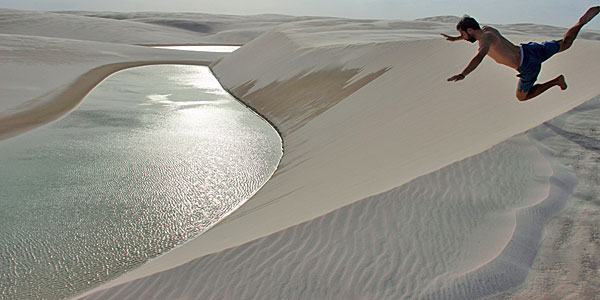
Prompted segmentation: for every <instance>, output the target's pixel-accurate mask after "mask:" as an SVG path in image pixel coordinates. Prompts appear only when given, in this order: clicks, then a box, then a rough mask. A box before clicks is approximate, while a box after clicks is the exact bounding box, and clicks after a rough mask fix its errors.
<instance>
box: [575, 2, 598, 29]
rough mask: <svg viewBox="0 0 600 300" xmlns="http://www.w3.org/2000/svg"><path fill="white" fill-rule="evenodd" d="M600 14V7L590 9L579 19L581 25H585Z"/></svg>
mask: <svg viewBox="0 0 600 300" xmlns="http://www.w3.org/2000/svg"><path fill="white" fill-rule="evenodd" d="M599 12H600V6H594V7H590V9H588V10H587V11H586V12H585V14H583V16H582V17H581V18H580V19H579V25H585V24H587V23H588V22H589V21H591V20H592V19H593V18H594V17H595V16H596V15H597V14H598V13H599Z"/></svg>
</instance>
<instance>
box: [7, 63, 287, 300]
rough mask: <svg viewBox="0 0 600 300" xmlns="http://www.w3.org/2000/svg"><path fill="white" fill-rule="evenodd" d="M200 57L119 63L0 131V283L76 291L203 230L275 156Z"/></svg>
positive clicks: (31, 293) (27, 294) (246, 193)
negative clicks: (68, 102)
mask: <svg viewBox="0 0 600 300" xmlns="http://www.w3.org/2000/svg"><path fill="white" fill-rule="evenodd" d="M281 154H282V153H281V140H280V138H279V136H278V134H277V133H276V132H275V130H274V129H273V128H271V127H270V126H269V125H268V124H267V123H266V122H265V121H264V120H262V119H260V118H259V117H257V116H256V115H255V114H254V113H253V112H251V111H250V110H248V109H247V108H246V107H244V106H243V105H242V104H240V103H239V102H237V101H236V100H235V99H233V98H232V97H231V96H230V95H229V94H227V93H226V92H225V91H224V90H223V89H222V88H221V87H220V85H219V83H218V82H217V81H216V79H215V78H214V77H213V76H212V74H211V73H210V70H209V69H208V68H206V67H197V66H176V65H160V66H148V67H139V68H134V69H129V70H125V71H121V72H118V73H116V74H114V75H112V76H111V77H109V78H108V79H107V80H105V81H104V82H103V83H101V84H100V85H99V86H98V87H97V88H96V89H94V90H93V91H92V92H91V93H90V94H89V95H88V96H87V97H86V99H85V100H84V101H83V103H82V104H81V105H80V106H79V107H78V108H77V109H76V110H75V111H73V112H72V113H71V114H69V115H67V116H66V117H65V118H63V119H61V120H59V121H57V122H55V123H52V124H50V125H49V126H46V127H43V128H40V129H38V130H35V131H32V132H29V133H27V134H24V135H21V136H18V137H15V138H12V139H8V140H5V141H2V142H0V267H1V277H0V295H2V297H0V298H3V299H5V298H6V299H38V298H44V299H52V298H63V297H67V296H70V295H73V294H75V293H77V292H80V291H82V290H85V289H88V288H90V287H91V286H93V285H95V284H97V283H100V282H103V281H106V280H108V279H110V278H114V277H115V276H117V275H119V274H122V273H123V272H125V271H126V270H130V269H132V268H134V267H136V266H138V265H140V264H142V263H143V262H145V261H147V260H148V259H149V258H152V257H156V256H157V255H159V254H161V253H163V252H165V251H167V250H169V249H172V248H173V247H175V246H176V245H179V244H181V243H182V242H184V241H185V240H188V239H190V238H191V237H193V236H195V235H197V234H199V233H201V232H202V231H203V230H205V229H207V228H208V227H209V226H211V224H214V223H215V222H216V221H218V220H219V219H220V218H222V217H223V216H225V215H226V214H228V213H230V212H231V211H232V210H234V209H235V208H237V207H238V206H239V205H241V204H242V203H243V202H244V201H245V200H247V199H248V198H249V197H250V196H251V195H252V194H253V193H255V192H256V191H257V190H258V189H259V188H260V187H261V186H262V185H263V184H264V183H265V182H266V180H268V178H269V177H270V176H271V175H272V173H273V172H274V170H275V168H276V167H277V164H278V162H279V159H280V157H281Z"/></svg>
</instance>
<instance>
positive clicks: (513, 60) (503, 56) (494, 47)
mask: <svg viewBox="0 0 600 300" xmlns="http://www.w3.org/2000/svg"><path fill="white" fill-rule="evenodd" d="M481 30H483V32H484V35H487V36H490V38H488V39H487V40H489V41H490V50H489V52H488V53H487V55H489V56H490V57H491V58H492V59H494V60H495V61H496V62H497V63H499V64H503V65H506V66H508V67H511V68H513V69H517V68H519V64H520V61H521V51H520V50H519V47H518V46H515V44H513V43H512V42H511V41H509V40H508V39H506V38H505V37H504V36H502V34H500V31H498V30H497V29H496V28H493V27H490V26H483V28H481ZM480 43H481V41H480Z"/></svg>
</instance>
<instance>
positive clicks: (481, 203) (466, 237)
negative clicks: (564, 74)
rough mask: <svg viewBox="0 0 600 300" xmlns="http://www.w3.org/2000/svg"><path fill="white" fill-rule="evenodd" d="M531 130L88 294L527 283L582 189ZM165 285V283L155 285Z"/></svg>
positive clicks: (456, 290) (433, 292)
mask: <svg viewBox="0 0 600 300" xmlns="http://www.w3.org/2000/svg"><path fill="white" fill-rule="evenodd" d="M540 151H542V152H543V151H544V150H543V148H541V146H539V145H538V146H535V145H534V143H532V142H530V141H529V139H528V138H527V136H526V135H520V136H517V137H513V138H511V139H509V140H508V141H506V142H504V143H502V144H499V145H497V146H495V147H493V148H492V149H490V150H488V151H486V152H484V153H482V154H479V155H477V156H474V157H471V158H468V159H465V160H463V161H460V162H457V163H454V164H452V165H450V166H448V167H446V168H443V169H441V170H439V171H437V172H434V173H431V174H429V175H426V176H422V177H420V178H418V179H416V180H414V181H412V182H410V183H408V184H406V185H403V186H400V187H397V188H394V189H392V190H390V191H388V192H384V193H381V194H378V195H375V196H372V197H369V198H367V199H364V200H362V201H358V202H356V203H353V204H351V205H348V206H345V207H343V208H341V209H338V210H336V211H334V212H332V213H329V214H327V215H324V216H322V217H319V218H316V219H314V220H312V221H309V222H305V223H302V224H300V225H296V226H292V227H290V228H288V229H286V230H283V231H281V232H278V233H275V234H272V235H269V236H267V237H265V238H261V239H259V240H255V241H253V242H249V243H247V244H244V245H242V246H239V247H235V248H232V249H228V250H225V251H222V252H219V253H215V254H211V255H207V256H204V257H201V258H198V259H196V260H194V261H192V262H190V263H187V264H184V265H182V266H180V267H176V268H174V269H171V270H168V271H164V272H161V273H157V274H154V275H151V276H149V277H146V278H143V279H139V280H135V281H132V282H129V283H126V284H124V285H121V286H117V287H114V288H112V289H108V290H105V291H103V292H100V293H96V294H93V295H91V296H89V297H87V298H86V299H122V298H126V297H131V296H134V297H135V298H144V299H171V298H193V299H473V298H478V297H482V296H486V295H490V294H493V293H496V292H498V291H501V290H504V289H506V288H508V287H511V286H515V285H516V284H519V283H520V282H521V281H522V280H523V279H524V276H526V275H527V272H528V268H527V266H529V265H531V262H532V259H533V257H534V256H535V251H536V245H537V242H538V241H539V237H540V235H541V232H542V225H543V222H544V221H545V220H546V219H547V217H548V216H549V215H551V214H552V213H554V212H556V211H557V210H558V209H560V207H561V206H562V204H563V203H562V202H563V200H564V199H565V195H566V194H568V193H570V191H571V190H572V187H573V185H574V184H575V182H574V178H573V177H572V175H571V174H570V173H569V172H568V171H566V170H565V169H562V168H561V167H560V166H558V165H554V166H552V165H551V164H549V162H548V160H547V159H546V158H545V157H544V155H543V154H541V152H540ZM155 282H160V285H158V284H153V283H155Z"/></svg>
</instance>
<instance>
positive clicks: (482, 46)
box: [448, 36, 491, 81]
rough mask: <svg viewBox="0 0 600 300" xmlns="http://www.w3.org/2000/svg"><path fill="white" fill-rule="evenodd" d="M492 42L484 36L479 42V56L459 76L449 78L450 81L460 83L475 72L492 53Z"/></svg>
mask: <svg viewBox="0 0 600 300" xmlns="http://www.w3.org/2000/svg"><path fill="white" fill-rule="evenodd" d="M490 45H491V43H490V40H489V37H488V36H483V37H482V38H481V41H479V50H478V51H477V55H475V57H473V59H471V62H469V64H468V65H467V67H466V68H465V69H464V70H463V71H462V72H461V73H460V74H458V75H454V76H452V77H450V78H448V81H459V80H463V79H465V77H466V76H467V75H469V73H471V72H473V71H474V70H475V69H476V68H477V67H478V66H479V64H480V63H481V62H482V61H483V59H484V58H485V56H486V55H487V54H488V52H489V51H490Z"/></svg>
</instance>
